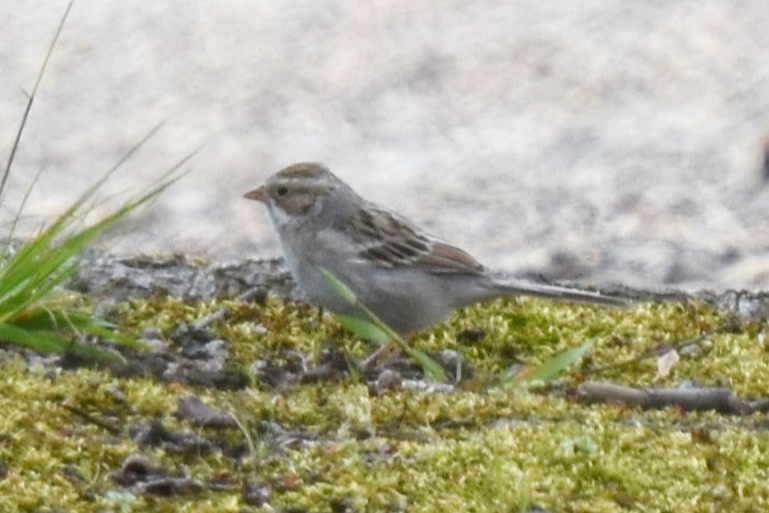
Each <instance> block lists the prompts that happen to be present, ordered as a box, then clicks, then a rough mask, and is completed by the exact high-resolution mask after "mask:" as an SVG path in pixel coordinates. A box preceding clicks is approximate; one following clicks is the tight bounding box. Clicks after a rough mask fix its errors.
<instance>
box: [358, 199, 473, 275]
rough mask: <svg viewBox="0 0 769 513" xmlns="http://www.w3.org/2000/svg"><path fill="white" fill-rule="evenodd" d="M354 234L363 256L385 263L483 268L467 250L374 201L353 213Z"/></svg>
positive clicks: (446, 268) (455, 270) (445, 269)
mask: <svg viewBox="0 0 769 513" xmlns="http://www.w3.org/2000/svg"><path fill="white" fill-rule="evenodd" d="M352 236H353V239H354V240H355V242H356V243H357V244H358V245H359V246H360V253H359V254H360V256H361V257H362V258H367V259H370V260H372V261H374V262H376V263H377V264H379V265H380V266H381V267H385V268H395V267H401V266H406V265H419V266H425V267H426V268H427V270H428V271H429V272H433V273H471V274H477V273H480V272H481V271H482V270H483V266H482V265H481V264H480V263H478V261H476V260H475V259H474V258H473V257H472V256H470V255H469V254H468V253H467V252H465V251H463V250H461V249H459V248H457V247H455V246H452V245H450V244H447V243H445V242H443V241H440V240H437V239H435V238H434V237H432V236H429V235H426V234H423V233H422V232H420V230H418V229H417V228H416V227H415V226H414V225H412V224H411V223H410V222H409V221H407V220H406V219H403V218H401V217H398V216H395V215H393V214H391V213H389V212H387V211H384V210H382V209H380V208H378V207H376V206H374V205H371V204H369V205H366V206H365V207H364V208H361V209H359V210H358V211H357V212H356V213H355V215H354V216H353V223H352Z"/></svg>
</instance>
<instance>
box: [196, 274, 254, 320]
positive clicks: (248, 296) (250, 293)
mask: <svg viewBox="0 0 769 513" xmlns="http://www.w3.org/2000/svg"><path fill="white" fill-rule="evenodd" d="M261 294H264V286H262V285H258V286H256V287H251V288H250V289H248V290H246V291H245V292H243V293H242V294H240V295H239V296H237V297H236V298H235V300H236V301H251V300H252V299H254V298H255V297H258V296H259V295H261ZM225 315H227V307H226V306H220V307H219V308H217V309H216V310H215V311H214V312H212V313H210V314H208V315H206V316H204V317H201V318H200V319H198V320H197V321H195V323H194V324H193V325H192V327H193V329H196V330H203V329H206V328H208V326H210V325H211V324H213V323H215V322H216V321H220V320H222V319H224V316H225Z"/></svg>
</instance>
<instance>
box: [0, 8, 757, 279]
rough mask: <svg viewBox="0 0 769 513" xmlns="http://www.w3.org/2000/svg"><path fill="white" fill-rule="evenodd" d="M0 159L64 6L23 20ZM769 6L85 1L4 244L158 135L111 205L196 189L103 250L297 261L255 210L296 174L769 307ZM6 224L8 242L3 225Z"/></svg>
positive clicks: (504, 242) (37, 123)
mask: <svg viewBox="0 0 769 513" xmlns="http://www.w3.org/2000/svg"><path fill="white" fill-rule="evenodd" d="M0 4H4V6H5V7H7V8H6V9H0V12H1V13H2V14H0V26H2V36H1V37H0V70H2V80H0V121H1V122H0V155H7V153H8V151H9V149H10V146H11V144H12V141H13V136H14V131H15V129H16V126H17V124H18V120H19V119H20V118H21V114H22V111H23V109H24V102H25V100H26V98H25V95H24V91H29V90H30V89H31V87H32V85H33V83H34V80H35V75H36V73H37V71H38V69H39V67H40V64H41V62H42V59H43V56H44V54H45V51H46V50H47V47H48V45H49V43H50V39H51V37H52V35H53V33H54V31H55V28H56V25H57V23H58V19H59V17H60V16H61V13H62V12H63V10H64V7H65V2H63V1H53V0H29V1H25V2H10V0H0ZM767 19H769V2H767V1H766V0H713V1H709V2H698V1H696V0H676V1H669V2H617V1H611V0H589V1H586V2H570V1H567V0H555V1H551V2H540V1H536V0H523V1H519V2H498V1H494V0H473V1H470V0H462V1H458V2H451V3H441V2H430V1H427V0H416V1H414V0H409V1H405V0H394V1H387V2H384V1H381V2H380V1H375V2H355V1H352V0H338V1H332V0H318V1H312V2H309V1H306V2H305V1H299V2H249V1H244V0H240V1H238V0H223V1H220V2H204V1H202V0H193V1H181V0H162V1H158V2H142V3H139V2H101V1H97V0H78V1H77V2H76V3H75V6H74V8H73V10H72V12H71V15H70V19H69V21H68V22H67V25H66V26H65V28H64V32H63V34H62V37H61V40H60V42H59V44H58V46H57V48H56V50H55V52H54V55H53V59H52V61H51V63H50V67H49V69H48V72H47V74H46V75H45V78H44V80H43V84H42V87H41V89H40V91H39V93H38V97H37V100H36V102H35V105H34V107H33V110H32V115H31V117H30V120H29V125H28V128H27V132H26V133H25V135H24V139H23V140H22V145H21V149H20V151H19V154H18V158H17V161H16V165H15V168H14V174H13V175H12V177H11V180H10V184H9V185H10V189H9V192H8V194H6V196H5V198H4V200H3V202H2V206H1V207H0V222H4V221H6V222H7V220H9V219H11V218H12V216H13V215H14V213H15V211H16V208H17V205H18V202H19V201H20V198H21V196H22V195H23V193H24V191H25V190H26V188H27V187H28V186H29V184H30V182H31V179H32V177H33V176H34V174H35V173H36V172H37V171H38V170H39V169H41V168H43V169H44V173H43V175H42V177H41V179H40V181H39V182H38V184H37V185H36V187H35V189H34V191H33V193H32V195H31V197H30V201H29V203H28V204H27V207H26V208H25V210H24V212H25V214H26V215H27V219H26V224H25V229H26V230H34V229H35V228H36V227H38V226H39V225H40V223H42V222H43V221H44V220H45V219H47V218H50V216H51V215H54V214H55V213H57V212H60V211H61V210H62V208H63V207H64V205H66V204H67V203H68V202H70V201H72V200H73V199H74V198H75V197H76V195H77V194H78V192H79V191H81V190H83V189H84V188H85V187H86V186H87V185H88V184H90V183H91V182H92V180H93V179H94V177H95V176H97V175H98V174H100V173H102V172H103V171H105V170H106V169H108V168H109V167H110V166H112V165H113V164H114V163H115V162H116V161H117V160H118V159H119V158H120V156H121V155H122V154H123V153H124V152H125V151H126V150H127V149H128V148H129V147H130V146H131V145H132V144H134V143H135V142H137V141H138V140H139V139H141V138H142V137H143V136H144V135H145V134H146V133H147V132H148V131H149V130H150V129H151V128H152V127H153V126H154V125H155V124H156V123H158V122H162V121H164V122H165V126H164V128H163V129H162V130H161V132H160V133H159V134H158V136H156V137H155V138H153V139H152V140H151V141H150V143H149V144H148V145H147V146H146V147H145V148H143V150H142V151H141V152H140V153H139V154H138V155H136V156H135V157H134V158H132V159H131V160H130V161H129V162H128V164H127V165H126V166H125V167H124V169H122V170H121V172H120V173H119V175H118V176H117V177H116V179H115V180H113V181H111V183H110V184H109V185H108V187H107V188H106V189H105V190H104V192H103V196H104V198H109V197H111V195H113V194H115V193H117V192H121V191H128V192H131V191H135V190H136V189H138V188H140V187H142V186H143V185H145V184H147V183H149V182H151V181H152V180H154V179H155V178H156V177H158V176H160V175H161V174H162V173H163V172H164V171H165V170H166V169H168V168H169V167H170V166H171V165H173V163H174V162H176V161H178V160H179V159H181V158H182V157H183V156H184V155H186V154H187V153H188V152H190V151H192V150H194V149H197V148H200V151H199V153H198V154H197V156H196V157H195V158H194V160H193V162H192V164H191V168H192V172H191V173H190V174H189V175H188V176H187V177H185V178H184V180H183V181H182V182H181V183H179V184H177V185H176V186H175V187H174V188H173V189H172V190H170V191H168V192H167V193H166V194H165V195H164V197H163V198H161V199H160V200H159V201H158V202H157V203H156V204H154V205H153V207H152V208H151V209H149V210H147V211H145V213H144V214H143V215H142V216H141V217H139V218H138V219H135V220H134V222H133V224H132V225H128V226H125V227H124V228H123V229H122V230H120V231H119V233H116V234H115V236H114V237H112V238H111V239H109V240H107V241H105V243H104V245H105V246H106V247H107V248H108V249H112V250H117V251H121V252H123V253H129V254H136V253H139V252H150V253H157V252H165V253H173V252H176V251H183V252H186V253H189V254H201V255H207V256H212V257H215V258H216V259H218V260H221V259H223V258H227V257H244V256H271V255H276V254H277V252H278V250H277V246H276V244H275V239H274V237H273V236H272V234H271V232H270V229H269V227H268V225H267V219H266V216H265V215H264V213H263V212H262V211H261V209H260V208H259V206H258V205H255V204H251V203H250V202H248V201H246V200H244V199H242V198H241V196H242V194H243V193H244V192H245V191H247V190H249V189H250V188H253V187H254V186H256V185H258V184H259V183H261V182H262V181H263V180H264V179H265V178H266V177H267V176H268V175H269V174H271V173H272V172H274V171H276V170H277V169H279V168H280V167H282V166H285V165H287V164H290V163H292V162H294V161H298V160H321V161H324V162H326V163H328V164H330V165H331V167H332V168H333V169H334V170H335V171H336V172H337V174H338V175H340V176H341V177H343V178H344V179H345V180H347V181H349V182H350V183H351V184H352V185H353V186H354V187H356V188H357V189H358V190H359V191H360V192H361V193H362V194H363V195H365V196H367V197H369V198H371V199H372V200H375V201H377V202H378V203H382V204H385V205H388V206H390V207H392V208H394V209H396V210H398V211H400V212H401V213H403V214H405V215H406V216H407V217H410V218H412V219H414V220H415V221H418V222H419V223H421V224H423V225H425V226H427V227H429V229H431V230H432V231H434V232H436V233H438V234H440V235H443V236H445V237H447V238H449V239H450V240H452V241H455V242H457V243H459V244H461V245H463V246H465V247H467V248H468V249H470V250H471V251H472V252H473V253H474V254H475V255H476V256H477V257H478V258H479V259H480V260H482V261H484V262H485V263H487V264H489V265H492V266H496V267H500V268H502V269H504V270H507V271H513V272H517V273H521V274H529V275H537V274H544V275H546V276H547V277H548V278H551V279H569V280H580V281H586V282H594V283H595V282H605V281H613V282H617V281H619V282H622V283H627V284H630V285H641V286H656V285H661V284H668V285H675V286H680V287H685V288H689V289H696V288H700V287H713V288H715V289H727V288H741V287H748V288H753V289H758V288H766V287H767V286H769V255H768V254H767V253H769V229H767V228H769V226H768V225H769V221H768V220H769V190H768V188H767V187H766V186H765V185H764V182H763V176H762V174H761V172H760V169H759V167H760V162H761V158H762V155H761V148H762V142H763V139H764V137H765V136H766V135H767V133H768V132H769V31H767V30H766V20H767ZM5 226H7V225H5Z"/></svg>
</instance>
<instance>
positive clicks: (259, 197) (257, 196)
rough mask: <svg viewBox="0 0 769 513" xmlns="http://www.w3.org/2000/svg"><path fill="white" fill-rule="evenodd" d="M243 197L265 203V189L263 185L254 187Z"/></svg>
mask: <svg viewBox="0 0 769 513" xmlns="http://www.w3.org/2000/svg"><path fill="white" fill-rule="evenodd" d="M243 197H244V198H248V199H250V200H256V201H261V202H262V203H267V191H266V190H265V189H264V185H262V186H261V187H259V188H258V189H254V190H253V191H251V192H247V193H245V194H244V195H243Z"/></svg>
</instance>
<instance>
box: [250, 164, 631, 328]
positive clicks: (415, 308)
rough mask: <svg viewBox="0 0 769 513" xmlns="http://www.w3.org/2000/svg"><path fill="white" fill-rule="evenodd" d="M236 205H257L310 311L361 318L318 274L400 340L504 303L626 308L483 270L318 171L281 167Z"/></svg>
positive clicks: (316, 166) (608, 298)
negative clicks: (468, 309) (472, 309)
mask: <svg viewBox="0 0 769 513" xmlns="http://www.w3.org/2000/svg"><path fill="white" fill-rule="evenodd" d="M245 197H246V198H248V199H251V200H255V201H258V202H261V203H263V204H264V205H265V206H266V207H267V211H268V213H269V217H270V219H271V221H272V225H273V228H274V231H275V233H276V234H277V237H278V239H279V242H280V246H281V249H282V252H283V256H284V259H285V264H286V266H287V267H288V269H289V271H290V272H291V275H292V276H293V278H294V280H295V281H296V283H297V284H298V286H299V288H300V289H301V290H302V291H303V292H304V294H305V295H306V296H307V298H308V300H309V301H310V303H312V304H314V305H316V306H319V307H322V308H323V309H326V310H329V311H331V312H334V313H337V314H341V315H345V316H351V317H356V318H361V319H365V315H364V314H363V313H362V312H361V310H360V308H358V307H357V306H355V305H354V304H352V303H350V302H349V301H348V300H347V299H345V298H344V297H342V296H340V294H339V293H338V291H337V290H335V289H334V288H333V287H332V286H331V284H330V283H329V282H328V281H327V278H326V277H325V276H324V274H323V271H322V270H325V271H327V272H328V273H330V274H332V275H333V276H334V277H335V278H337V279H338V280H339V281H341V282H342V283H344V284H345V285H346V286H347V287H348V288H350V289H351V290H352V292H353V293H354V294H355V295H356V297H357V299H358V301H359V302H360V303H361V304H363V305H365V306H366V307H367V308H368V309H369V310H370V311H371V312H373V313H374V314H375V315H376V316H377V317H379V319H381V320H382V321H383V322H384V323H386V324H387V325H388V326H389V327H390V328H392V329H393V330H394V331H395V332H396V333H398V334H399V335H401V336H403V337H409V336H410V335H412V334H413V333H415V332H416V331H419V330H421V329H423V328H426V327H429V326H432V325H434V324H437V323H439V322H441V321H443V320H445V319H446V318H447V317H448V316H449V315H450V314H451V313H452V312H453V311H454V310H456V309H458V308H461V307H464V306H467V305H470V304H473V303H477V302H481V301H485V300H490V299H494V298H499V297H504V296H517V295H529V296H539V297H544V298H549V299H554V300H557V301H569V302H580V303H590V304H595V305H602V306H614V307H617V306H626V305H627V303H626V301H625V300H624V299H621V298H617V297H612V296H607V295H604V294H599V293H596V292H590V291H583V290H578V289H573V288H567V287H560V286H555V285H549V284H543V283H536V282H530V281H526V280H521V279H516V278H512V277H510V276H506V275H505V274H504V273H500V272H496V271H493V270H491V269H489V268H487V267H486V266H484V265H483V264H481V263H480V262H479V261H478V260H476V259H475V258H474V257H473V256H471V255H470V254H469V253H468V252H467V251H465V250H463V249H461V248H460V247H458V246H456V245H453V244H451V243H449V242H446V241H445V240H443V239H441V238H438V237H436V236H434V235H432V234H429V233H427V232H426V231H424V230H423V229H421V228H420V227H419V226H418V225H416V224H415V223H413V222H411V221H409V220H407V219H406V218H404V217H402V216H400V215H398V214H396V213H394V212H392V211H390V210H388V209H386V208H384V207H381V206H378V205H376V204H374V203H372V202H370V201H368V200H366V199H364V198H362V197H361V196H360V195H359V194H358V193H357V192H355V190H353V188H352V187H350V186H349V185H348V184H346V183H345V182H344V181H342V180H341V179H340V178H338V177H337V176H336V175H334V174H333V173H332V172H331V171H330V170H329V169H328V167H327V166H325V165H323V164H321V163H318V162H299V163H296V164H293V165H290V166H288V167H286V168H284V169H282V170H280V171H278V172H277V173H275V174H273V175H272V176H271V177H269V178H268V179H267V181H266V182H265V183H264V185H262V186H260V187H258V188H256V189H254V190H252V191H250V192H248V193H246V194H245Z"/></svg>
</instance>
